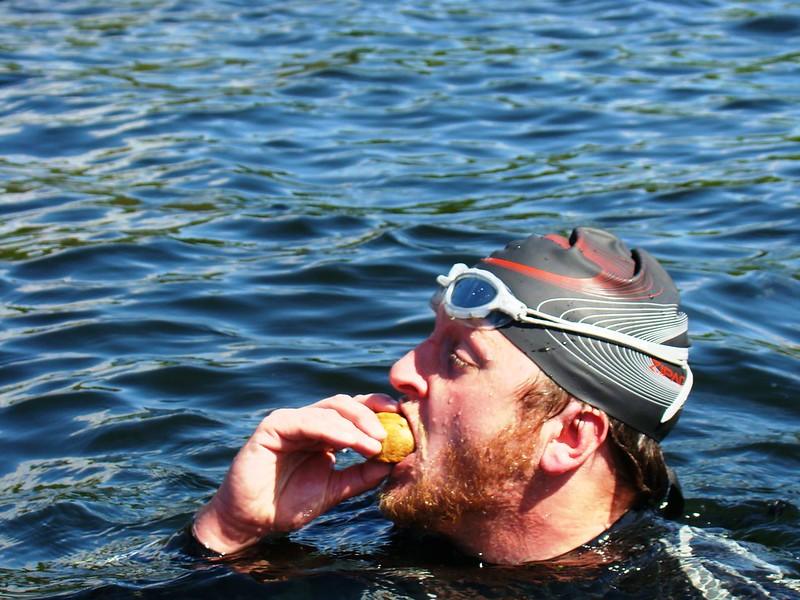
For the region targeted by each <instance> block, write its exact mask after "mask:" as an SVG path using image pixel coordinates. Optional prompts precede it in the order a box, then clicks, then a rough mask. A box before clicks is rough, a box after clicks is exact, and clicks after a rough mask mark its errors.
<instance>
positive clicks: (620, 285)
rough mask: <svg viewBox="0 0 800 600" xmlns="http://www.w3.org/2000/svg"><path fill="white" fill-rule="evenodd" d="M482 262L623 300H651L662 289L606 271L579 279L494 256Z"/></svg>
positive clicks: (540, 279)
mask: <svg viewBox="0 0 800 600" xmlns="http://www.w3.org/2000/svg"><path fill="white" fill-rule="evenodd" d="M483 262H486V263H489V264H491V265H496V266H498V267H503V268H505V269H509V270H511V271H515V272H516V273H520V274H521V275H525V276H526V277H532V278H534V279H538V280H539V281H545V282H547V283H550V284H552V285H555V286H557V287H560V288H564V289H567V290H571V291H574V292H582V293H585V294H595V295H600V296H611V297H618V298H624V299H625V300H652V299H653V298H655V297H656V296H660V295H661V293H662V292H663V291H664V290H663V288H662V289H659V290H653V289H652V281H633V280H630V279H628V280H621V279H620V278H619V277H617V276H615V275H608V274H605V273H600V274H598V275H595V276H594V277H585V278H579V277H569V276H567V275H559V274H557V273H551V272H550V271H545V270H543V269H537V268H536V267H531V266H529V265H523V264H520V263H516V262H513V261H510V260H506V259H504V258H496V257H494V256H489V257H487V258H484V259H483ZM648 279H649V277H648Z"/></svg>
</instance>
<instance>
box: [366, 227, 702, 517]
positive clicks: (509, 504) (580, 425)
mask: <svg viewBox="0 0 800 600" xmlns="http://www.w3.org/2000/svg"><path fill="white" fill-rule="evenodd" d="M439 283H440V285H441V286H442V289H441V293H439V294H438V295H437V296H435V298H434V306H435V308H436V311H437V319H436V326H435V328H434V331H433V333H432V334H431V336H430V337H429V338H428V339H427V340H425V341H423V342H422V343H421V344H420V345H419V346H418V347H417V348H415V349H414V350H412V351H411V352H410V353H409V354H407V355H406V356H405V357H403V358H402V359H400V360H399V361H398V362H397V363H396V364H395V366H394V367H393V368H392V372H391V374H390V379H391V381H392V384H393V385H394V386H395V388H396V389H398V390H399V391H400V392H402V393H403V394H404V395H405V400H406V402H405V403H404V405H403V411H404V412H405V413H406V415H407V416H409V418H410V421H411V423H412V428H413V429H414V433H415V437H416V438H417V444H418V451H417V452H416V453H415V454H414V455H412V456H411V457H410V458H409V459H408V460H407V461H404V463H401V464H400V465H398V467H397V468H396V469H395V473H394V475H393V477H392V481H390V483H389V485H388V486H387V489H386V491H385V493H384V496H383V498H382V508H383V509H384V511H385V512H386V513H387V514H388V515H389V516H390V517H392V518H394V519H395V520H397V521H400V522H405V523H417V524H421V525H423V526H427V527H430V528H433V529H436V530H439V531H442V532H445V533H449V532H451V531H454V530H456V529H458V528H459V521H460V520H463V519H464V518H467V517H468V518H469V519H471V521H472V522H473V524H474V522H475V519H476V516H477V518H478V522H480V520H481V518H483V519H484V520H496V519H498V518H499V519H501V520H502V519H503V518H504V517H506V518H507V519H508V520H510V521H514V516H515V515H516V516H517V517H520V518H521V517H522V516H525V515H527V513H530V514H531V515H533V514H534V513H536V509H537V507H539V508H541V507H545V506H548V502H555V501H556V499H558V498H561V493H562V492H566V491H571V492H572V493H573V495H574V492H575V491H576V490H581V493H582V494H584V495H587V496H596V497H589V498H587V499H586V501H587V502H589V503H590V504H589V505H587V507H588V508H587V510H588V511H589V512H592V510H593V508H594V507H596V506H597V505H598V502H600V503H601V504H602V503H603V502H605V503H606V505H607V506H606V508H607V509H608V510H607V512H608V514H613V513H619V514H621V513H620V510H621V511H622V512H624V510H625V509H627V508H628V507H629V506H630V505H631V504H632V503H633V502H635V501H636V500H637V496H638V497H639V499H642V498H644V497H648V496H649V499H651V500H652V499H653V498H655V497H657V496H658V495H659V494H661V493H663V490H664V487H665V485H666V479H665V477H666V472H665V466H664V464H663V459H662V458H661V454H660V449H659V448H658V444H657V440H660V439H661V438H662V437H663V436H664V435H666V433H667V432H668V431H669V429H670V428H671V427H672V426H673V425H674V423H675V421H676V419H677V414H678V412H679V409H680V407H681V405H682V404H683V401H684V400H685V398H686V395H687V394H688V389H689V387H690V386H691V371H690V370H689V367H688V364H687V363H686V346H687V338H686V318H685V315H683V314H682V313H680V312H679V311H678V308H677V303H678V293H677V290H676V289H675V286H674V285H673V284H672V281H671V280H670V279H669V276H668V275H667V274H666V273H665V272H664V271H663V269H661V267H660V266H659V265H658V263H656V261H655V260H654V259H652V258H651V257H650V256H649V255H647V254H646V253H645V252H636V251H634V252H633V253H630V252H628V250H627V248H625V246H624V244H622V242H620V241H619V240H618V239H617V238H615V237H614V236H612V235H611V234H608V233H606V232H603V231H599V230H592V229H576V230H575V231H574V232H573V234H572V236H571V237H570V238H569V239H567V238H563V237H560V236H555V235H551V236H546V237H535V236H532V237H530V238H528V239H526V240H524V241H522V242H512V243H511V244H509V245H508V246H506V248H505V249H504V250H502V251H499V252H495V253H494V254H492V256H490V257H488V258H486V259H483V260H482V261H480V262H479V263H478V265H476V266H475V267H473V268H471V269H468V268H467V267H466V266H465V265H461V266H458V265H457V266H456V267H454V268H453V270H451V272H450V274H449V275H448V276H442V277H439ZM648 457H649V458H650V459H653V460H648ZM601 496H602V498H601ZM592 503H593V504H592ZM556 506H560V504H559V505H556ZM548 510H552V507H551V508H550V509H548ZM603 510H605V509H603ZM526 511H527V512H526ZM540 512H541V511H540ZM523 513H525V515H523ZM528 521H530V519H528ZM528 525H530V522H528ZM512 527H513V525H512ZM523 529H524V527H523Z"/></svg>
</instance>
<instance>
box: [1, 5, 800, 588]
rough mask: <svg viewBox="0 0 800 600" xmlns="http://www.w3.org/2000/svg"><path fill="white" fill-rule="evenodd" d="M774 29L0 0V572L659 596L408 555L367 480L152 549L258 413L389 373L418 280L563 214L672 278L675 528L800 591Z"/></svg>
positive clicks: (773, 11) (757, 8) (790, 195)
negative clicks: (300, 526) (266, 517)
mask: <svg viewBox="0 0 800 600" xmlns="http://www.w3.org/2000/svg"><path fill="white" fill-rule="evenodd" d="M797 48H800V3H797V2H781V1H777V0H775V1H763V2H758V1H754V2H736V1H733V0H728V1H711V0H708V1H695V2H686V3H684V2H680V3H679V2H675V3H671V2H666V1H662V2H634V3H628V4H625V3H617V2H607V1H602V0H595V1H583V2H577V1H576V2H563V3H559V2H546V3H525V2H496V1H495V2H481V3H475V2H467V1H465V0H452V1H441V2H434V3H424V2H415V1H411V0H408V1H400V2H382V1H374V2H363V3H362V2H356V1H345V0H339V1H336V2H324V3H318V2H299V1H290V2H281V3H266V4H264V5H261V6H254V5H253V3H250V2H221V1H220V2H214V1H211V0H199V1H197V2H192V3H178V2H170V1H168V0H124V1H120V2H114V3H100V2H88V1H87V2H78V1H73V2H58V3H56V2H46V1H36V0H26V1H25V2H13V1H12V2H4V3H2V4H0V186H1V188H2V196H1V198H2V200H0V260H2V264H1V266H0V295H1V296H2V317H3V318H2V322H1V323H2V325H1V326H2V330H0V336H1V337H0V340H2V341H1V342H0V343H1V344H2V346H0V394H1V396H0V523H1V524H2V526H1V527H0V596H4V597H9V598H45V597H69V598H108V597H119V598H129V597H134V596H135V597H142V596H143V597H148V598H162V597H163V598H174V597H187V598H188V597H191V598H198V597H219V596H221V595H225V596H227V597H231V598H234V597H237V598H238V597H257V596H269V597H342V598H351V597H371V598H388V597H415V598H416V597H419V598H428V597H432V596H433V595H437V594H438V595H445V596H449V597H453V598H480V597H491V598H504V597H520V596H524V595H528V596H537V595H538V596H545V595H547V596H554V597H556V596H557V597H576V596H579V595H608V596H613V597H648V598H649V597H654V596H655V595H658V594H664V595H665V597H667V596H669V595H673V596H676V597H677V596H682V595H683V594H684V593H686V592H685V591H683V592H682V591H680V589H679V588H670V587H669V586H670V585H678V584H677V583H675V582H676V581H677V577H676V576H674V575H675V574H676V573H677V572H678V571H680V567H676V566H675V565H673V567H672V570H670V569H665V571H664V572H658V573H653V572H652V571H648V568H650V569H652V568H653V566H652V565H651V566H650V567H648V566H647V565H646V564H643V565H638V564H632V565H631V564H628V565H626V566H624V568H622V570H621V571H620V569H619V568H617V569H616V570H614V569H610V570H609V569H605V570H600V571H592V572H590V573H589V575H586V576H583V575H581V571H580V570H577V571H575V575H574V576H564V574H563V573H560V574H559V576H558V577H555V576H554V573H552V572H550V573H548V572H547V570H546V569H545V570H542V569H541V568H540V569H536V568H532V569H499V568H497V567H490V566H486V565H484V566H483V568H481V567H480V565H476V564H474V563H471V562H467V563H466V564H465V563H464V562H463V561H462V560H461V559H459V558H457V557H454V558H452V559H451V558H447V557H449V556H450V555H449V554H448V552H447V550H444V551H441V552H439V551H434V550H431V552H430V556H428V555H425V553H423V555H420V553H419V551H418V549H417V548H415V547H414V545H413V544H411V543H406V542H404V541H403V540H401V539H397V536H396V534H395V533H393V532H392V531H391V528H390V527H389V524H388V523H387V522H385V521H383V520H382V519H381V518H380V515H379V514H378V513H377V511H376V509H375V508H374V498H373V497H372V496H371V495H369V494H368V495H366V496H364V497H362V498H358V499H356V500H353V501H351V502H348V503H346V504H345V505H343V506H341V507H339V508H338V509H337V510H335V511H334V512H332V513H330V514H329V515H326V516H325V517H323V518H321V519H319V520H318V521H317V522H315V523H314V524H312V525H311V526H310V527H308V528H306V529H305V530H303V531H301V532H298V533H297V534H295V535H294V536H292V537H291V538H289V539H284V540H276V541H272V542H268V543H267V545H266V547H265V548H263V552H261V553H260V554H257V555H256V556H251V557H249V558H248V559H242V560H240V561H239V562H237V563H234V564H214V563H206V562H203V561H196V560H193V559H191V558H189V557H187V556H185V555H184V554H183V553H182V552H181V550H180V548H178V547H177V546H176V544H175V542H174V536H175V534H176V532H179V531H180V530H181V529H182V528H183V527H184V526H185V525H186V524H187V523H188V522H189V521H190V519H191V516H192V514H193V513H194V511H195V510H196V508H197V507H198V506H199V505H200V504H202V503H203V502H204V501H205V500H206V499H207V498H208V497H209V496H210V494H211V493H212V492H213V490H214V489H215V488H216V486H217V484H218V483H219V481H220V480H221V478H222V476H223V474H224V472H225V469H226V467H227V465H228V464H229V462H230V459H231V458H232V456H233V454H234V453H235V451H236V450H237V448H238V447H239V445H240V444H241V443H242V441H243V440H244V439H245V438H246V437H247V435H248V434H249V433H250V431H251V430H252V429H253V427H254V426H255V424H256V423H257V422H258V421H259V420H260V418H261V417H262V416H263V415H264V413H265V411H267V410H268V409H270V408H273V407H277V406H299V405H303V404H306V403H308V402H311V401H314V400H317V399H319V398H322V397H325V396H328V395H330V394H332V393H336V392H345V393H359V392H367V391H386V392H390V391H391V389H390V387H389V385H388V382H387V379H386V373H387V369H388V367H389V366H390V365H391V364H392V362H393V361H394V360H396V359H397V358H398V357H399V356H401V355H402V354H403V353H404V352H405V350H407V349H408V348H409V347H411V346H412V345H413V344H415V343H416V342H417V341H418V340H420V339H422V338H423V337H424V336H425V335H426V332H427V330H428V328H429V327H430V325H431V315H430V314H429V311H428V309H427V299H428V297H429V295H430V293H431V290H432V285H433V278H434V276H435V275H436V274H438V273H441V272H443V271H445V270H446V269H447V268H448V267H449V266H450V264H451V263H453V262H454V261H456V260H466V261H467V262H469V261H470V260H474V259H475V258H477V257H479V256H482V255H484V254H485V253H486V252H488V251H490V250H492V249H494V248H496V247H498V246H500V245H502V244H504V243H505V242H506V241H508V240H509V239H512V238H515V237H520V236H524V235H527V234H528V233H532V232H540V233H543V232H549V231H559V232H562V233H564V232H568V231H569V230H570V229H571V228H572V227H573V226H574V225H576V224H584V225H592V226H599V227H604V228H609V229H612V230H613V231H614V232H616V233H617V234H618V235H620V236H621V237H622V238H623V239H625V240H626V241H627V242H628V243H629V245H631V246H633V247H635V246H641V247H644V248H647V249H648V250H649V251H650V252H651V253H652V254H654V255H655V256H657V257H658V258H659V259H660V260H661V261H662V262H663V263H664V264H665V265H666V266H667V268H668V269H669V270H670V272H671V273H672V274H673V276H674V278H675V280H676V282H677V283H678V285H679V287H680V288H681V290H682V294H683V298H684V301H685V308H686V310H687V312H688V313H689V316H690V319H691V326H692V339H693V344H694V347H693V354H692V360H693V365H694V369H695V373H696V378H697V381H696V385H695V391H694V393H693V396H692V397H691V398H690V401H689V404H688V406H687V408H686V410H685V412H684V415H683V417H682V419H681V422H680V424H679V425H678V427H677V429H676V430H675V431H674V433H673V434H672V435H671V436H670V437H669V438H668V439H667V441H666V443H665V449H666V451H667V454H668V459H669V462H670V464H672V465H673V466H674V467H675V468H676V469H677V470H678V472H679V474H680V477H681V480H682V482H683V485H684V488H685V492H686V494H687V496H688V504H687V511H686V514H685V516H684V517H683V519H682V520H681V521H680V522H679V523H677V524H676V525H675V526H676V527H679V526H681V525H689V526H692V527H693V528H694V529H692V530H691V531H694V536H695V540H701V543H700V544H696V545H695V547H694V552H695V558H698V557H700V558H702V561H704V563H703V564H705V565H706V567H707V572H711V573H713V574H714V575H716V577H717V579H718V580H720V581H723V582H724V583H725V585H727V586H728V587H727V588H726V589H727V590H728V592H731V593H734V595H739V596H742V597H753V596H755V597H757V596H758V595H759V594H761V593H762V590H765V592H764V593H770V594H773V595H774V597H796V596H795V594H796V595H800V591H798V590H800V588H798V587H794V588H793V589H794V591H791V590H792V588H791V587H784V588H780V589H779V588H778V587H775V588H774V589H773V588H771V587H770V586H771V585H774V584H775V580H776V579H780V578H783V580H784V582H786V581H789V580H790V579H791V578H795V581H796V580H797V578H800V512H799V511H798V507H800V484H798V478H797V473H798V470H799V469H800V444H798V442H800V407H798V404H797V397H798V391H799V390H800V377H798V358H800V342H799V340H798V338H799V337H800V336H798V309H797V298H798V297H799V296H800V294H798V289H799V288H800V285H799V284H798V279H800V251H798V243H799V242H800V226H799V223H798V195H797V184H798V180H799V179H800V128H799V127H798V117H800V108H798V107H799V106H800V104H799V103H798V101H800V76H798V67H800V52H798V50H797ZM683 531H689V529H688V528H684V530H683ZM653 539H657V537H654V538H653ZM702 540H712V542H709V543H705V542H702ZM726 543H727V544H728V545H727V546H726ZM731 544H733V545H731ZM726 548H727V549H730V548H733V550H732V551H731V552H727V551H726ZM742 550H746V551H747V552H748V553H750V554H747V555H745V554H742V553H741V552H742ZM732 556H738V557H739V559H741V561H740V562H736V561H734V560H733V559H732V558H731V557H732ZM715 565H716V566H715ZM637 568H641V569H642V570H641V573H642V574H640V575H637ZM736 573H738V574H739V575H741V577H742V578H743V580H744V583H741V585H740V587H738V588H736V587H734V586H733V585H732V583H731V582H732V581H733V580H734V579H735V578H734V574H736ZM776 573H778V575H776ZM584 575H585V574H584ZM653 582H656V583H653ZM654 585H655V586H656V587H653V586H654ZM665 585H666V587H664V586H665ZM775 585H776V584H775ZM795 585H796V584H795ZM659 586H660V587H659ZM781 589H783V590H788V591H783V592H781V591H780V590H781ZM615 590H616V591H615ZM670 590H672V591H670ZM614 594H617V595H616V596H615V595H614ZM782 594H785V595H782Z"/></svg>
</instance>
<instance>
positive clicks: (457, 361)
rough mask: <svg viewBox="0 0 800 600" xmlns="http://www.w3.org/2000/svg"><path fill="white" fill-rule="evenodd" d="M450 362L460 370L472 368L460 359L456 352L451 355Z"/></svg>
mask: <svg viewBox="0 0 800 600" xmlns="http://www.w3.org/2000/svg"><path fill="white" fill-rule="evenodd" d="M450 362H451V363H452V365H453V366H454V367H456V368H458V369H468V368H470V367H471V366H472V365H471V364H469V363H468V362H467V361H465V360H462V359H460V358H459V357H458V355H457V354H456V353H455V352H451V353H450Z"/></svg>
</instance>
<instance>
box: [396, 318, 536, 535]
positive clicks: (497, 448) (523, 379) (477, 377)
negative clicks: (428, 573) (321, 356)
mask: <svg viewBox="0 0 800 600" xmlns="http://www.w3.org/2000/svg"><path fill="white" fill-rule="evenodd" d="M540 376H543V374H542V373H541V371H540V370H539V369H538V368H537V367H536V365H535V364H534V363H533V362H532V361H531V360H530V359H528V357H526V356H525V355H524V354H523V353H522V352H521V351H520V350H518V349H517V348H516V347H515V346H514V345H513V344H511V342H509V341H508V340H507V339H506V338H505V337H504V336H503V335H501V334H500V333H498V332H497V331H492V330H478V329H472V328H470V327H469V326H467V325H466V324H465V323H464V322H463V321H460V320H454V319H450V318H449V317H448V316H447V315H446V314H444V312H443V311H442V310H441V309H440V310H439V311H438V312H437V316H436V325H435V327H434V330H433V333H432V334H431V335H430V337H429V338H428V339H426V340H424V341H423V342H422V343H420V344H419V346H417V347H416V348H415V349H414V350H412V351H411V352H409V353H408V354H406V355H405V356H404V357H403V358H401V359H400V360H399V361H397V363H395V365H394V366H393V367H392V370H391V372H390V375H389V378H390V380H391V382H392V385H393V386H394V387H395V388H396V389H397V390H398V391H399V392H402V393H403V394H404V402H403V404H402V412H403V413H404V414H405V415H406V416H407V417H408V419H409V422H410V423H411V427H412V430H413V432H414V437H415V439H416V443H417V449H416V451H415V452H414V453H413V454H411V455H410V456H409V457H407V458H406V459H405V460H404V461H403V462H401V463H399V464H398V465H397V466H396V467H395V469H394V472H393V474H392V477H391V479H390V481H389V482H388V484H387V486H386V488H385V490H384V492H383V494H382V497H381V509H382V510H383V511H384V513H385V514H386V515H387V516H388V517H389V518H391V519H393V520H395V521H397V522H400V523H403V524H409V525H410V524H415V525H420V526H423V527H427V528H431V529H434V530H439V531H447V530H448V528H449V527H450V526H452V525H453V524H454V523H455V522H456V521H457V520H458V519H459V518H460V517H461V516H462V515H463V514H464V513H466V512H480V511H496V510H502V508H503V506H504V504H505V503H507V502H508V501H509V498H510V497H511V495H510V494H511V493H512V490H513V489H514V488H516V489H519V488H524V484H525V482H526V481H529V480H530V477H531V475H532V474H533V465H534V464H535V459H536V457H535V454H536V451H537V448H536V446H537V444H536V442H535V439H536V433H537V425H538V423H534V422H533V421H534V419H528V418H520V417H521V416H522V415H521V412H520V406H519V402H518V398H519V395H520V393H521V392H522V391H523V390H525V389H527V388H528V387H530V386H531V385H532V384H533V383H534V382H535V381H536V380H537V378H538V377H540Z"/></svg>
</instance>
